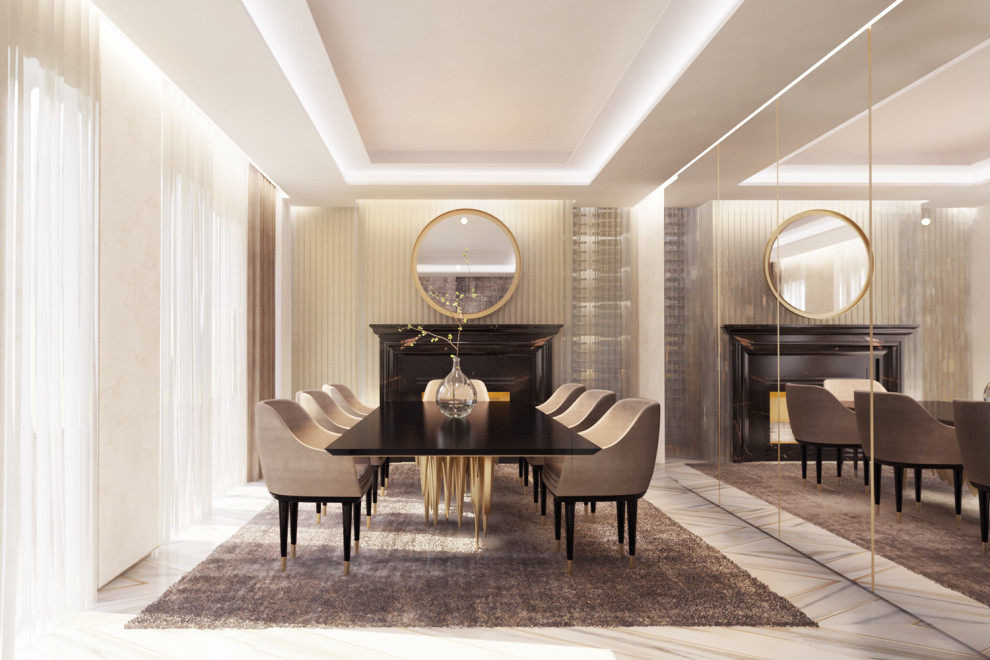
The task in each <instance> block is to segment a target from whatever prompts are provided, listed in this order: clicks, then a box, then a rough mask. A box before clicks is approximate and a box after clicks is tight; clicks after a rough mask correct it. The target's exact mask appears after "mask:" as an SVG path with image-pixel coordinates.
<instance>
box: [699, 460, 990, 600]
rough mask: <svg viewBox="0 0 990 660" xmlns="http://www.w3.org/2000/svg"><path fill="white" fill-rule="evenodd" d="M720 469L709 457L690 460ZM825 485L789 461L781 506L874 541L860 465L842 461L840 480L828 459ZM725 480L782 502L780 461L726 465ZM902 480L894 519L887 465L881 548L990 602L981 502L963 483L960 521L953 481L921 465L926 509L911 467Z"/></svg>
mask: <svg viewBox="0 0 990 660" xmlns="http://www.w3.org/2000/svg"><path fill="white" fill-rule="evenodd" d="M691 467H693V468H694V469H696V470H698V471H700V472H703V473H705V474H707V475H709V476H712V477H714V476H716V474H717V468H716V466H715V465H712V464H699V465H691ZM822 467H823V470H822V492H821V493H820V494H819V493H818V492H817V489H816V488H815V466H814V462H813V461H812V462H810V463H809V465H808V476H809V479H808V485H807V486H806V487H802V485H801V464H800V463H799V462H785V463H783V464H782V468H781V472H782V479H781V496H780V499H781V508H782V509H784V510H785V511H787V512H788V513H792V514H794V515H795V516H797V517H799V518H802V519H804V520H807V521H808V522H810V523H812V524H814V525H817V526H818V527H821V528H822V529H825V530H828V531H829V532H832V533H833V534H835V535H836V536H841V537H842V538H844V539H846V540H847V541H851V542H852V543H855V544H856V545H858V546H859V547H861V548H864V549H869V547H870V507H869V496H868V495H867V494H866V493H864V492H863V471H862V470H863V466H862V463H861V464H860V468H859V471H858V472H854V471H853V469H852V463H850V462H846V463H845V464H844V465H843V469H842V474H843V479H842V487H841V488H840V487H839V486H838V483H837V480H836V476H835V461H834V460H833V461H831V462H826V463H823V466H822ZM722 480H723V482H724V483H727V484H729V485H731V486H735V487H736V488H738V489H740V490H743V491H745V492H747V493H749V494H750V495H753V496H755V497H758V498H760V499H761V500H763V501H764V502H771V503H774V506H776V504H775V503H776V502H777V464H776V463H729V464H725V463H723V464H722ZM904 481H905V483H904V506H903V509H902V522H901V523H897V522H896V510H895V507H894V476H893V471H892V470H891V468H889V467H888V468H884V471H883V477H882V478H881V480H880V485H881V489H880V514H879V516H877V519H876V545H875V549H876V553H877V554H878V555H880V556H882V557H886V558H887V559H889V560H891V561H893V562H895V563H897V564H900V565H901V566H903V567H905V568H907V569H908V570H911V571H914V572H915V573H918V574H919V575H923V576H925V577H926V578H928V579H930V580H932V581H934V582H937V583H938V584H941V585H942V586H944V587H948V588H949V589H952V590H953V591H958V592H959V593H962V594H965V595H967V596H969V597H970V598H972V599H974V600H977V601H979V602H981V603H983V604H984V605H988V606H990V555H984V554H982V552H981V548H980V515H979V504H978V501H977V499H976V497H975V496H974V495H972V494H971V493H970V492H969V490H968V489H967V488H963V517H962V524H961V525H957V524H956V517H955V500H954V498H953V495H952V485H951V484H948V483H946V482H944V481H942V480H941V479H939V478H938V476H937V475H935V474H933V473H932V471H931V470H923V471H922V479H921V485H922V491H921V502H922V504H921V510H920V511H918V510H916V509H915V504H914V471H913V470H908V471H907V475H906V477H905V480H904Z"/></svg>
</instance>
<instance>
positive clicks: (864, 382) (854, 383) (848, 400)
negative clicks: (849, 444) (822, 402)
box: [822, 378, 887, 487]
mask: <svg viewBox="0 0 990 660" xmlns="http://www.w3.org/2000/svg"><path fill="white" fill-rule="evenodd" d="M871 382H872V383H873V391H874V392H886V391H887V390H886V388H884V386H883V385H881V384H880V381H877V380H874V381H870V379H869V378H826V379H825V381H824V382H823V383H822V387H824V388H825V389H826V390H828V391H829V392H831V393H832V394H834V395H835V398H836V399H838V400H839V402H840V403H842V405H844V406H846V407H848V408H850V409H852V407H853V393H854V392H855V391H856V390H864V391H866V392H869V391H870V383H871ZM859 451H860V447H854V448H853V450H852V455H853V468H856V469H858V468H859ZM863 483H864V484H865V485H866V486H867V487H869V485H870V470H869V469H868V468H867V467H866V466H865V463H864V467H863Z"/></svg>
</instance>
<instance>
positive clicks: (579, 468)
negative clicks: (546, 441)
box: [543, 399, 660, 574]
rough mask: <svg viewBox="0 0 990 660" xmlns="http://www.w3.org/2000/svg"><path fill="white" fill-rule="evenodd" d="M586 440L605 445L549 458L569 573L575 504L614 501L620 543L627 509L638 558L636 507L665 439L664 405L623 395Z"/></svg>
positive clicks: (549, 481) (546, 472) (547, 472)
mask: <svg viewBox="0 0 990 660" xmlns="http://www.w3.org/2000/svg"><path fill="white" fill-rule="evenodd" d="M581 435H582V436H584V437H585V438H587V439H588V440H590V441H591V442H593V443H595V444H596V445H598V446H599V447H601V448H602V449H601V451H599V452H598V453H597V454H593V455H590V456H555V457H548V458H547V461H546V463H545V464H544V466H543V482H544V483H545V484H546V487H547V490H549V491H550V493H551V494H552V495H553V518H554V537H555V538H556V540H557V545H558V548H559V546H560V510H561V507H562V506H563V507H564V509H565V517H566V532H567V572H568V574H569V573H571V570H572V565H573V560H574V504H575V503H576V502H586V501H593V502H615V503H616V507H615V508H616V517H617V523H618V530H619V543H620V544H621V543H622V542H623V538H622V537H623V527H624V523H625V518H626V514H627V512H628V525H629V566H630V567H633V566H635V558H636V508H637V504H638V502H639V498H641V497H642V496H643V495H645V494H646V490H647V489H648V488H649V487H650V480H651V479H652V477H653V469H654V466H655V464H656V460H657V446H658V445H659V441H660V404H659V403H657V402H656V401H650V400H649V399H623V400H622V401H619V402H618V403H616V404H615V405H614V406H612V407H611V408H610V409H609V410H608V412H606V413H605V415H603V416H602V418H601V419H600V420H599V421H598V423H597V424H595V425H594V426H592V427H591V428H589V429H588V430H586V431H584V432H583V433H582V434H581Z"/></svg>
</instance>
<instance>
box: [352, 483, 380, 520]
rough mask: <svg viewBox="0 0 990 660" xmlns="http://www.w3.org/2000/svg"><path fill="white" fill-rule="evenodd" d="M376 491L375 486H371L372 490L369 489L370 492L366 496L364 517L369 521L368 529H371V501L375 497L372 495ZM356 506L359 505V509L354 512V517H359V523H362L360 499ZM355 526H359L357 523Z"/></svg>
mask: <svg viewBox="0 0 990 660" xmlns="http://www.w3.org/2000/svg"><path fill="white" fill-rule="evenodd" d="M374 490H375V484H371V488H369V489H368V492H367V493H365V494H364V502H365V505H364V515H365V517H367V519H368V527H371V500H372V498H373V497H374V495H372V493H373V492H374ZM356 504H357V509H356V510H355V511H354V515H355V516H358V517H359V520H358V522H360V516H361V500H360V499H359V500H358V501H357V502H356ZM355 524H357V523H355Z"/></svg>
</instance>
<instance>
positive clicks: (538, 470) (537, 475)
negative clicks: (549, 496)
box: [533, 465, 543, 504]
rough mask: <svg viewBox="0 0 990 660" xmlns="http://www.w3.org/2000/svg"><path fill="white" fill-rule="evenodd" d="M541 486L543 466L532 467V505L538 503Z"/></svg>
mask: <svg viewBox="0 0 990 660" xmlns="http://www.w3.org/2000/svg"><path fill="white" fill-rule="evenodd" d="M542 484H543V466H542V465H534V466H533V504H536V503H537V502H539V501H540V488H541V487H542Z"/></svg>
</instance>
